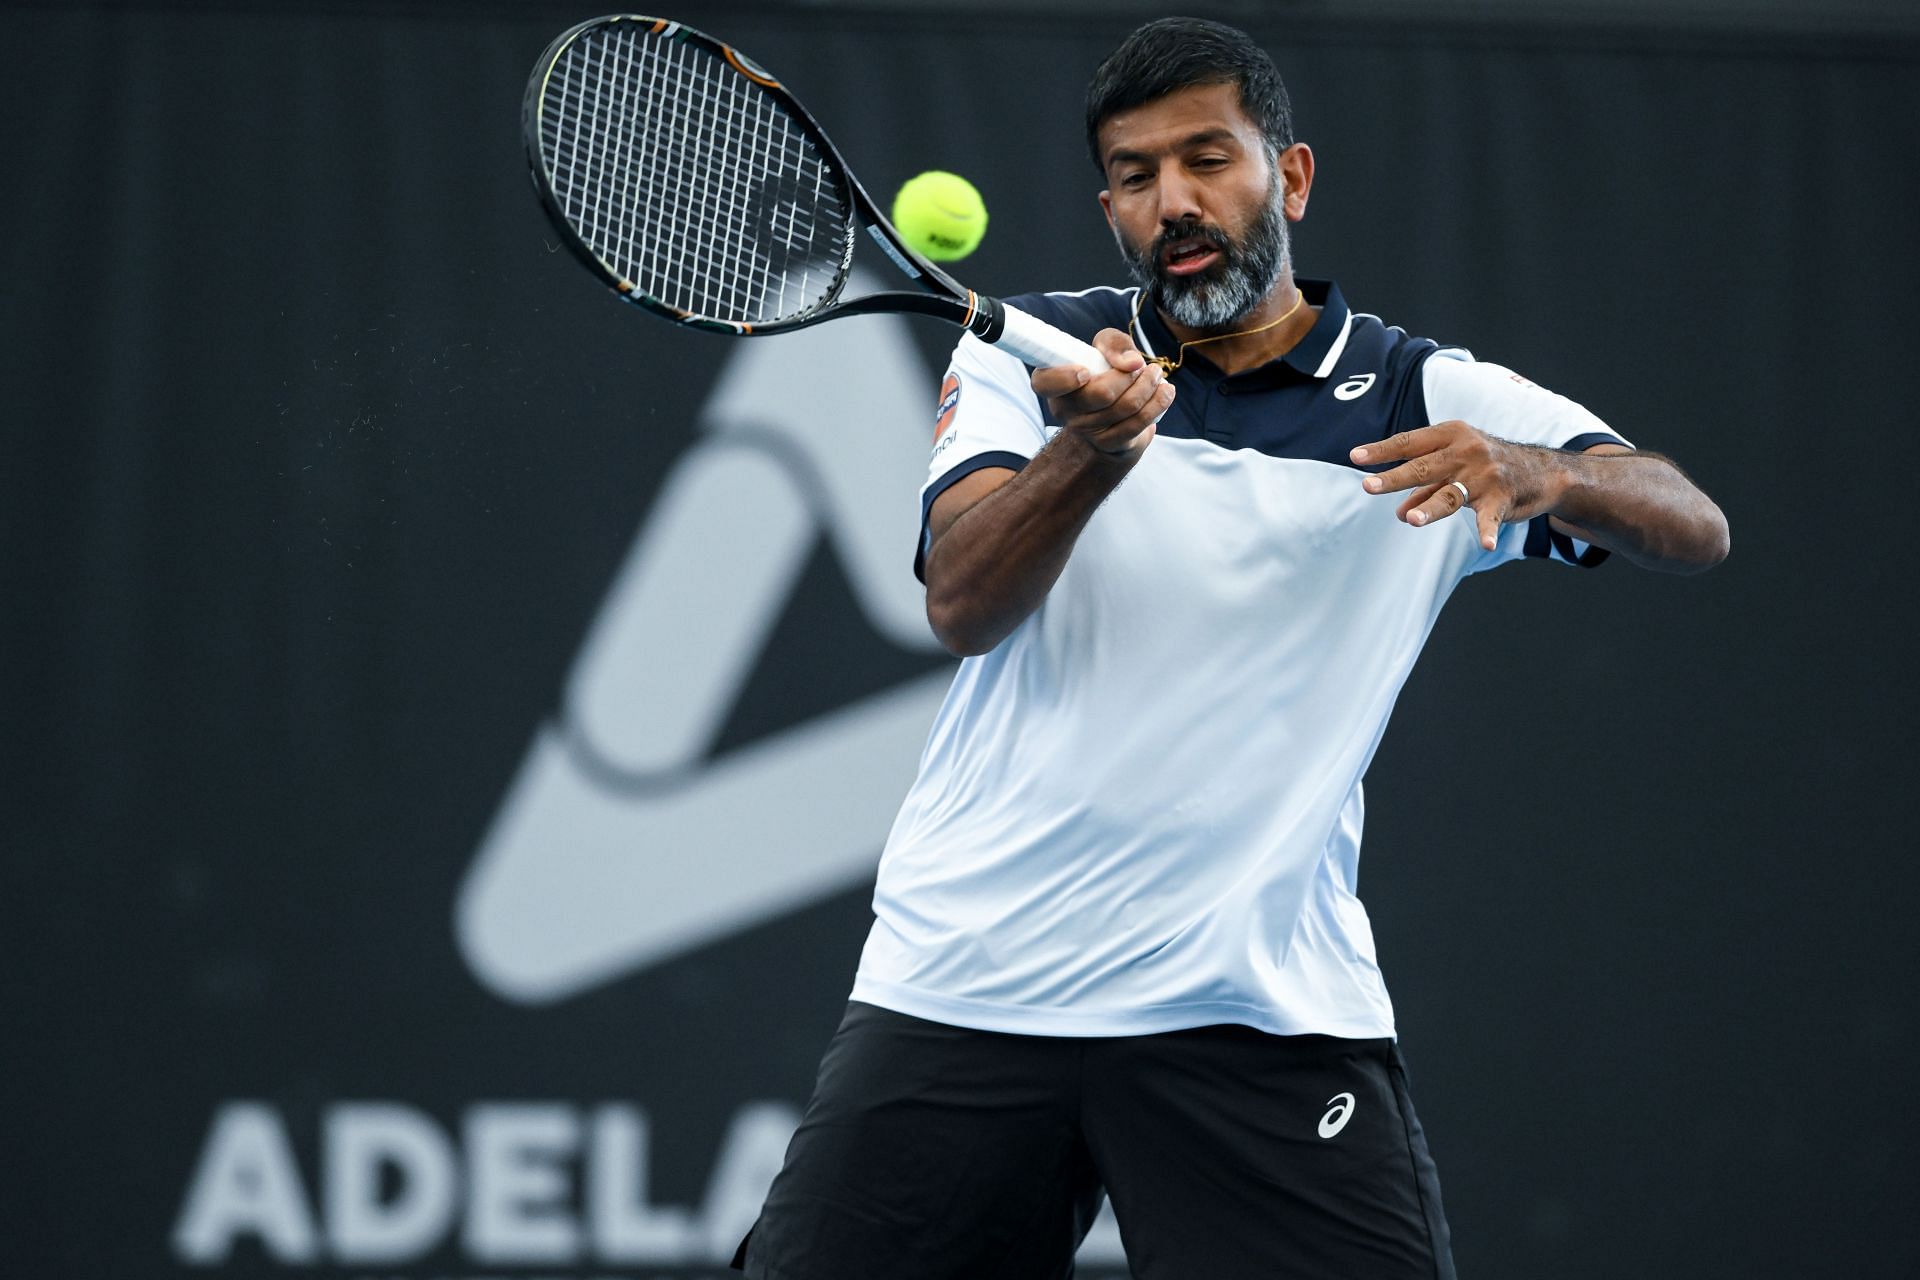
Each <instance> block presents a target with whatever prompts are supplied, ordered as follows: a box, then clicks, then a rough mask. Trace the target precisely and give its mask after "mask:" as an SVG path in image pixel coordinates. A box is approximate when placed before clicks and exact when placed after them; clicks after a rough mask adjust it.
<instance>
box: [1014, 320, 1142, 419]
mask: <svg viewBox="0 0 1920 1280" xmlns="http://www.w3.org/2000/svg"><path fill="white" fill-rule="evenodd" d="M1093 346H1094V349H1095V350H1097V351H1099V353H1100V354H1101V355H1103V356H1105V357H1106V358H1107V363H1108V364H1109V365H1110V366H1112V367H1111V368H1110V369H1109V370H1108V372H1107V373H1106V374H1099V375H1095V374H1093V373H1090V372H1088V371H1087V370H1086V369H1084V368H1082V367H1081V366H1079V365H1077V364H1062V365H1054V366H1052V367H1051V368H1046V369H1035V370H1034V371H1033V379H1032V385H1033V390H1034V394H1035V395H1038V396H1041V397H1043V398H1045V399H1047V400H1058V399H1060V398H1062V397H1064V396H1069V395H1073V394H1074V393H1075V392H1077V391H1079V390H1080V388H1082V387H1084V386H1087V385H1088V384H1089V383H1091V382H1094V381H1096V379H1097V378H1106V377H1108V376H1109V374H1114V373H1118V374H1123V375H1132V374H1134V373H1136V372H1138V371H1139V369H1140V368H1141V367H1142V366H1143V365H1145V364H1146V362H1147V358H1146V357H1145V356H1143V355H1141V354H1140V351H1139V349H1138V348H1136V347H1135V346H1134V345H1133V340H1132V339H1131V338H1129V337H1127V335H1126V334H1124V333H1122V332H1120V330H1118V329H1102V330H1101V331H1100V332H1099V333H1096V334H1094V335H1093ZM1126 385H1127V378H1125V377H1123V378H1120V379H1118V380H1115V381H1114V382H1113V383H1112V384H1111V388H1112V390H1113V392H1114V393H1115V394H1117V392H1118V390H1119V388H1121V387H1124V386H1126ZM1099 394H1100V391H1099V390H1098V389H1097V388H1096V390H1094V391H1093V392H1090V393H1089V395H1091V396H1096V397H1097V396H1098V395H1099ZM1112 399H1113V396H1112V395H1109V396H1108V399H1107V401H1106V403H1109V404H1110V403H1112Z"/></svg>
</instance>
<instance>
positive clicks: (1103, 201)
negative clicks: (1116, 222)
mask: <svg viewBox="0 0 1920 1280" xmlns="http://www.w3.org/2000/svg"><path fill="white" fill-rule="evenodd" d="M1100 212H1102V213H1104V214H1106V215H1107V226H1108V228H1109V229H1111V228H1112V226H1113V192H1111V191H1102V192H1101V193H1100Z"/></svg>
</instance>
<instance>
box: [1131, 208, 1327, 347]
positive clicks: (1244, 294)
mask: <svg viewBox="0 0 1920 1280" xmlns="http://www.w3.org/2000/svg"><path fill="white" fill-rule="evenodd" d="M1284 201H1285V188H1284V187H1283V185H1282V184H1281V183H1280V182H1279V181H1278V180H1277V179H1276V181H1275V182H1274V183H1273V186H1272V195H1271V196H1270V198H1269V199H1268V200H1267V204H1266V207H1265V208H1264V209H1262V210H1261V211H1260V216H1259V218H1257V219H1256V220H1255V221H1254V224H1253V226H1251V227H1249V228H1248V229H1247V234H1246V239H1245V241H1244V242H1243V243H1242V242H1236V241H1234V240H1233V239H1231V238H1230V237H1229V236H1228V235H1227V234H1226V233H1225V232H1224V231H1222V230H1220V229H1219V228H1218V227H1212V226H1207V225H1204V224H1198V223H1182V224H1180V225H1179V226H1177V227H1174V228H1171V229H1162V231H1161V232H1160V235H1159V237H1158V238H1157V239H1155V240H1154V242H1153V243H1152V244H1151V245H1149V246H1147V248H1146V249H1145V250H1135V249H1134V248H1133V247H1132V246H1131V245H1129V244H1128V243H1127V242H1126V240H1125V239H1123V238H1122V237H1121V235H1120V228H1119V227H1118V226H1115V227H1114V229H1113V239H1114V242H1115V243H1116V244H1118V245H1119V246H1120V256H1121V257H1122V258H1123V259H1125V260H1126V264H1127V272H1128V274H1129V275H1131V276H1132V277H1133V278H1134V281H1135V282H1136V283H1138V284H1140V285H1141V286H1143V287H1145V288H1147V289H1150V290H1151V291H1152V293H1153V301H1154V304H1155V305H1156V306H1158V307H1159V308H1160V309H1161V310H1162V311H1164V312H1166V313H1167V315H1168V316H1169V317H1171V318H1172V319H1173V321H1174V322H1175V323H1177V324H1180V325H1184V326H1185V327H1186V328H1189V329H1198V330H1201V331H1202V332H1207V331H1212V330H1225V329H1228V328H1230V327H1231V326H1232V325H1234V324H1235V323H1236V322H1238V321H1239V320H1240V319H1241V318H1242V317H1244V316H1245V315H1246V314H1247V313H1248V312H1249V311H1252V310H1253V309H1254V308H1255V307H1257V306H1259V305H1260V303H1261V302H1262V301H1263V300H1264V299H1265V298H1266V296H1267V295H1268V294H1269V293H1271V292H1273V286H1274V285H1275V284H1276V283H1278V282H1279V280H1280V277H1281V276H1282V275H1283V274H1285V273H1286V271H1287V270H1288V269H1289V268H1290V267H1291V266H1292V265H1293V252H1292V245H1291V244H1290V243H1289V240H1288V236H1287V219H1286V215H1285V213H1284V212H1283V211H1282V206H1283V204H1284ZM1195 235H1198V236H1200V237H1202V238H1204V239H1206V240H1208V241H1211V242H1212V244H1213V247H1214V248H1216V249H1218V250H1219V251H1220V261H1219V262H1217V263H1215V264H1214V265H1213V266H1212V267H1209V268H1208V269H1207V270H1205V271H1203V272H1201V273H1200V274H1199V275H1197V276H1176V275H1173V274H1172V273H1170V272H1168V271H1167V270H1166V268H1165V267H1164V266H1163V265H1162V259H1161V250H1162V249H1164V248H1165V247H1166V245H1167V244H1169V243H1171V242H1172V241H1174V240H1180V239H1184V238H1187V237H1191V236H1195Z"/></svg>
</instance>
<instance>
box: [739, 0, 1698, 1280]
mask: <svg viewBox="0 0 1920 1280" xmlns="http://www.w3.org/2000/svg"><path fill="white" fill-rule="evenodd" d="M1086 123H1087V140H1088V144H1089V146H1090V148H1091V150H1092V154H1093V160H1094V164H1095V165H1096V167H1097V168H1098V169H1099V171H1100V174H1101V177H1102V180H1103V182H1104V184H1105V188H1106V189H1105V190H1103V191H1102V192H1101V193H1100V205H1101V207H1102V208H1103V209H1104V210H1105V212H1106V217H1107V221H1108V224H1109V225H1110V226H1111V228H1112V231H1113V235H1114V238H1115V239H1116V240H1117V241H1118V243H1119V246H1120V251H1121V254H1122V255H1123V257H1124V258H1125V260H1126V263H1127V265H1128V267H1129V269H1130V270H1131V272H1132V274H1133V276H1134V279H1135V281H1136V284H1135V286H1134V287H1132V288H1128V289H1115V288H1095V289H1089V290H1086V291H1084V292H1081V293H1073V294H1057V293H1050V294H1037V295H1027V296H1025V297H1020V298H1015V299H1012V301H1013V302H1014V304H1015V305H1017V306H1019V307H1020V308H1022V309H1023V310H1026V311H1029V312H1030V313H1031V314H1033V315H1036V316H1039V317H1040V318H1041V319H1044V320H1047V321H1049V322H1050V323H1052V324H1054V325H1057V326H1059V327H1060V328H1062V329H1065V330H1066V331H1068V332H1069V333H1073V334H1075V335H1076V336H1079V337H1082V338H1085V339H1088V340H1090V341H1092V342H1093V343H1094V345H1095V346H1097V347H1098V348H1099V349H1100V351H1101V353H1102V354H1103V355H1104V356H1105V357H1106V358H1107V360H1108V361H1109V362H1110V363H1111V365H1112V368H1111V369H1110V370H1109V371H1107V372H1104V373H1100V374H1097V375H1094V374H1089V373H1088V371H1087V370H1084V369H1077V368H1053V369H1041V370H1037V371H1035V372H1033V373H1032V374H1031V375H1029V374H1028V371H1027V370H1026V369H1025V368H1023V367H1022V366H1021V365H1020V364H1019V363H1018V361H1016V360H1015V359H1014V358H1013V357H1011V356H1008V355H1006V354H1004V353H1002V352H999V351H997V350H995V349H994V348H992V347H989V346H987V345H985V344H983V343H981V342H979V341H978V340H977V339H975V338H973V337H971V336H969V337H966V338H963V339H961V341H960V344H959V346H958V348H957V349H956V351H955V352H954V357H953V363H952V366H951V368H950V369H949V370H948V373H947V377H946V381H945V383H944V385H943V386H942V389H941V397H940V406H941V407H940V417H939V424H938V428H937V430H936V442H935V447H934V451H933V461H932V465H931V468H930V473H929V476H928V480H927V484H926V486H925V488H924V489H923V490H922V492H921V504H922V505H921V510H922V512H923V517H924V530H923V536H922V540H921V545H920V552H919V559H918V562H917V568H918V570H919V572H920V573H921V576H922V578H923V579H924V581H925V582H926V586H927V616H928V619H929V621H930V622H931V624H932V626H933V629H934V632H935V634H936V635H938V636H939V638H940V639H941V641H942V642H943V643H945V644H946V645H947V647H948V648H950V649H951V650H952V651H953V652H954V653H956V654H958V655H961V656H962V657H963V658H964V661H963V662H962V663H961V665H960V670H959V673H958V675H957V676H956V678H955V680H954V684H953V688H952V691H951V692H950V694H949V695H948V698H947V700H946V704H945V706H944V707H943V708H942V709H941V711H940V714H939V717H938V719H937V720H936V722H935V724H934V727H933V731H932V735H931V737H930V739H929V741H928V743H927V747H926V751H925V753H924V755H923V757H922V760H921V765H920V773H919V778H918V780H917V781H916V782H915V784H914V786H913V788H912V790H911V791H910V792H909V794H908V795H907V798H906V801H905V803H904V804H903V806H902V808H901V810H900V815H899V817H898V819H897V820H896V822H895V824H894V827H893V831H892V833H891V835H890V837H889V839H888V842H887V846H886V850H885V853H884V854H883V856H882V860H881V864H880V876H879V884H878V887H877V890H876V893H875V897H874V914H875V921H874V925H873V930H872V933H871V934H870V936H869V938H868V941H867V945H866V949H865V952H864V953H863V955H862V957H861V961H860V967H859V972H858V975H857V977H856V978H855V981H854V986H853V993H852V1000H851V1001H850V1003H849V1005H848V1010H847V1013H846V1017H845V1020H844V1021H843V1022H842V1024H841V1026H840V1029H839V1031H838V1033H837V1034H836V1035H835V1037H834V1039H833V1041H832V1043H831V1045H830V1047H829V1048H828V1050H827V1053H826V1056H825V1058H824V1060H823V1061H822V1063H821V1068H820V1076H819V1083H818V1086H817V1089H816V1092H815V1095H814V1097H813V1100H812V1102H811V1104H810V1105H809V1107H808V1110H807V1112H806V1115H805V1118H804V1120H803V1121H802V1123H801V1126H800V1129H799V1130H798V1132H797V1133H796V1134H795V1136H794V1139H793V1143H792V1146H791V1148H790V1149H789V1151H788V1155H787V1162H786V1166H785V1168H784V1169H783V1170H782V1172H781V1174H780V1176H779V1177H778V1179H777V1180H776V1181H775V1183H774V1185H773V1188H772V1191H771V1192H770V1193H769V1195H768V1199H767V1203H766V1206H765V1208H764V1210H763V1213H762V1216H761V1218H760V1221H759V1223H758V1224H757V1225H756V1227H755V1229H754V1231H753V1233H752V1234H751V1235H750V1236H749V1237H748V1240H747V1241H746V1243H745V1244H744V1246H743V1248H742V1254H741V1257H740V1258H739V1259H738V1260H737V1261H738V1262H739V1263H740V1264H741V1265H743V1266H744V1268H745V1270H746V1271H747V1273H748V1274H749V1275H751V1276H755V1277H767V1278H769V1280H846V1278H849V1277H853V1278H857V1280H867V1278H873V1280H879V1278H882V1277H884V1278H887V1280H894V1278H899V1280H938V1278H942V1277H952V1278H953V1280H987V1278H996V1280H1006V1278H1015V1280H1027V1278H1032V1280H1056V1278H1058V1277H1065V1276H1069V1275H1071V1274H1072V1269H1073V1255H1074V1251H1075V1249H1076V1247H1077V1246H1078V1244H1079V1242H1080V1240H1081V1238H1082V1237H1083V1236H1084V1235H1085V1233H1086V1230H1087V1228H1088V1226H1089V1225H1090V1224H1091V1222H1092V1220H1093V1216H1094V1213H1095V1211H1096V1210H1097V1209H1098V1207H1099V1204H1100V1200H1101V1197H1102V1195H1103V1194H1104V1195H1106V1196H1110V1197H1111V1199H1112V1202H1113V1206H1114V1211H1115V1215H1116V1217H1117V1219H1118V1221H1119V1224H1120V1231H1121V1237H1122V1239H1123V1241H1124V1243H1125V1246H1126V1251H1127V1257H1128V1262H1129V1265H1130V1266H1131V1268H1132V1271H1133V1274H1134V1275H1135V1276H1136V1277H1140V1278H1141V1280H1191V1278H1193V1277H1200V1276H1205V1277H1211V1278H1216V1280H1217V1278H1222V1277H1248V1278H1252V1277H1262V1278H1272V1277H1299V1278H1300V1280H1337V1278H1339V1277H1355V1278H1362V1277H1364V1278H1365V1280H1401V1278H1403V1277H1404V1278H1406V1280H1412V1278H1414V1277H1419V1278H1420V1280H1434V1278H1435V1277H1451V1276H1452V1275H1453V1262H1452V1258H1451V1255H1450V1252H1449V1248H1448V1232H1447V1224H1446V1219H1445V1215H1444V1214H1443V1212H1442V1210H1441V1204H1440V1193H1439V1183H1438V1179H1437V1177H1436V1174H1435V1171H1434V1164H1433V1161H1432V1159H1431V1158H1430V1156H1429V1153H1428V1148H1427V1143H1426V1139H1425V1137H1424V1135H1423V1133H1422V1130H1421V1126H1420V1123H1419V1121H1418V1120H1417V1119H1416V1118H1415V1117H1414V1111H1413V1105H1412V1102H1411V1100H1410V1098H1409V1096H1408V1090H1407V1082H1406V1075H1405V1071H1404V1069H1403V1067H1402V1064H1401V1060H1400V1056H1399V1052H1398V1048H1397V1044H1396V1040H1395V1032H1394V1021H1393V1008H1392V1005H1391V1003H1390V1002H1389V1001H1388V998H1387V992H1386V987H1385V985H1384V983H1383V981H1382V979H1381V976H1380V971H1379V968H1378V966H1377V965H1376V964H1375V960H1374V947H1373V939H1372V934H1371V930H1370V927H1369V924H1368V921H1367V915H1366V911H1365V909H1364V908H1363V907H1362V906H1361V904H1360V900H1359V898H1358V897H1357V896H1356V895H1355V885H1356V883H1357V866H1358V860H1359V854H1360V839H1361V827H1362V815H1363V804H1362V792H1361V777H1362V775H1363V774H1364V773H1365V772H1366V769H1367V764H1368V762H1369V760H1370V759H1371V758H1372V755H1373V751H1374V748H1375V746H1376V744H1377V743H1378V742H1379V740H1380V736H1381V733H1382V732H1383V730H1384V729H1385V727H1386V722H1387V717H1388V714H1389V712H1390V711H1391V709H1392V706H1393V701H1394V698H1395V696H1396V695H1397V694H1398V693H1399V690H1400V688H1401V686H1402V684H1403V683H1404V682H1405V680H1406V677H1407V674H1408V672H1409V670H1410V669H1411V668H1412V665H1413V661H1414V659H1415V657H1416V656H1417V655H1418V653H1419V651H1420V648H1421V646H1422V644H1423V643H1424V642H1425V640H1426V637H1427V635H1428V632H1429V631H1430V629H1431V628H1432V625H1433V622H1434V619H1435V618H1436V617H1437V615H1438V614H1439V611H1440V607H1441V605H1442V604H1443V603H1445V601H1446V599H1447V597H1448V596H1449V594H1450V593H1451V592H1452V590H1453V588H1454V587H1455V586H1456V585H1457V584H1458V583H1459V582H1460V581H1461V580H1462V579H1463V578H1465V577H1466V576H1467V575H1468V574H1472V573H1477V572H1480V571H1482V570H1487V569H1492V568H1494V567H1496V566H1498V565H1502V564H1506V563H1508V562H1509V561H1513V560H1518V559H1521V558H1524V557H1536V558H1542V559H1548V560H1558V561H1562V562H1565V563H1568V564H1574V565H1585V566H1592V565H1595V564H1598V563H1599V562H1600V561H1601V560H1603V559H1605V558H1606V557H1607V555H1608V553H1609V552H1612V553H1615V554H1618V555H1620V556H1621V557H1623V558H1624V559H1626V560H1629V561H1631V562H1633V563H1635V564H1638V565H1641V566H1644V567H1647V568H1652V569H1658V570H1665V571H1671V572H1692V571H1698V570H1701V569H1705V568H1708V567H1710V566H1712V565H1714V564H1716V563H1718V562H1719V561H1720V560H1721V559H1723V558H1724V557H1725V555H1726V554H1727V547H1728V534H1727V526H1726V521H1725V519H1724V517H1723V516H1722V515H1721V513H1720V511H1719V509H1718V508H1717V507H1716V506H1715V505H1714V504H1713V503H1712V502H1711V501H1710V500H1709V499H1708V498H1707V497H1706V496H1705V495H1704V494H1702V493H1701V492H1700V491H1699V490H1698V489H1696V488H1695V487H1694V486H1693V485H1692V484H1691V483H1690V482H1689V481H1688V480H1687V479H1686V477H1685V476H1683V475H1682V474H1681V473H1680V471H1679V470H1678V469H1677V468H1676V467H1675V466H1673V464H1672V463H1670V462H1669V461H1667V460H1666V459H1664V458H1660V457H1658V456H1657V455H1652V454H1647V453H1643V452H1640V451H1637V450H1635V449H1634V448H1633V447H1632V446H1631V445H1630V444H1629V443H1628V442H1627V441H1626V439H1625V438H1624V437H1623V436H1622V435H1621V434H1620V433H1618V432H1616V431H1614V430H1613V429H1612V428H1610V427H1608V426H1607V425H1606V424H1605V423H1603V422H1602V421H1601V420H1600V419H1599V418H1597V417H1595V416H1594V415H1593V414H1592V413H1590V412H1588V411H1587V410H1586V409H1584V408H1582V407H1580V406H1579V405H1577V404H1575V403H1573V402H1572V401H1571V400H1568V399H1565V398H1564V397H1561V396H1558V395H1555V394H1553V393H1551V392H1549V391H1546V390H1544V389H1542V388H1540V387H1537V386H1535V385H1533V384H1532V383H1530V382H1527V381H1526V380H1525V379H1523V378H1520V377H1519V376H1517V375H1515V374H1513V373H1511V372H1510V371H1509V370H1507V369H1504V368H1501V367H1500V366H1498V365H1494V364H1488V363H1484V362H1480V361H1476V360H1475V359H1474V358H1473V357H1472V356H1471V355H1469V354H1468V353H1467V352H1465V351H1463V350H1461V349H1459V348H1454V347H1446V346H1441V345H1439V344H1436V343H1434V342H1431V341H1428V340H1426V339H1422V338H1414V337H1410V336H1408V335H1407V334H1406V333H1404V332H1402V331H1401V330H1399V329H1394V328H1389V327H1388V326H1386V325H1385V324H1383V323H1381V322H1380V321H1379V320H1378V319H1376V318H1374V317H1372V316H1368V315H1363V314H1360V313H1356V312H1354V311H1352V310H1351V309H1350V308H1349V307H1348V305H1347V303H1346V300H1345V299H1344V298H1343V297H1342V296H1341V294H1340V291H1339V289H1337V288H1336V287H1335V286H1334V285H1333V284H1332V283H1330V282H1327V281H1312V280H1296V279H1295V278H1294V274H1293V263H1292V257H1291V252H1290V249H1289V244H1288V235H1287V228H1288V224H1289V223H1293V222H1298V221H1300V220H1301V219H1302V218H1303V217H1305V215H1306V211H1307V201H1308V197H1309V195H1310V194H1311V191H1312V187H1313V178H1314V161H1313V153H1312V151H1311V150H1310V149H1309V148H1308V147H1307V146H1306V145H1304V144H1302V143H1299V142H1297V141H1296V140H1295V139H1294V137H1293V129H1292V117H1291V110H1290V107H1289V104H1288V101H1287V95H1286V91H1285V89H1284V87H1283V86H1282V84H1281V81H1280V77H1279V75H1278V73H1277V72H1276V71H1275V69H1274V67H1273V64H1272V62H1271V61H1270V60H1269V59H1268V57H1267V56H1266V54H1265V53H1263V52H1262V51H1261V50H1260V49H1259V48H1258V46H1256V45H1255V44H1254V43H1253V42H1252V41H1251V40H1250V39H1249V38H1248V37H1247V36H1246V35H1244V34H1243V33H1241V32H1239V31H1236V30H1234V29H1232V28H1230V27H1223V26H1220V25H1218V24H1214V23H1209V22H1201V21H1196V20H1191V19H1169V20H1165V21H1161V22H1154V23H1150V24H1148V25H1146V26H1144V27H1141V28H1140V29H1139V30H1137V31H1135V32H1134V33H1133V34H1132V35H1131V36H1129V37H1128V38H1127V40H1126V41H1125V42H1124V43H1123V44H1122V45H1121V46H1120V48H1119V49H1117V50H1116V51H1115V52H1114V53H1113V54H1112V55H1111V56H1110V57H1109V58H1108V59H1107V61H1106V62H1105V63H1103V64H1102V66H1101V67H1100V69H1099V71H1098V72H1097V73H1096V75H1095V76H1094V79H1093V82H1092V84H1091V86H1090V88H1089V90H1088V99H1087V121H1086ZM1123 481H1124V483H1122V482H1123Z"/></svg>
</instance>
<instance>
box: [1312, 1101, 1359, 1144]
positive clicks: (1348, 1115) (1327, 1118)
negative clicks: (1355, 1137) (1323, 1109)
mask: <svg viewBox="0 0 1920 1280" xmlns="http://www.w3.org/2000/svg"><path fill="white" fill-rule="evenodd" d="M1351 1119H1353V1095H1352V1094H1350V1093H1336V1094H1334V1095H1333V1096H1332V1097H1331V1098H1328V1099H1327V1114H1325V1115H1323V1116H1321V1117H1320V1136H1321V1137H1323V1138H1331V1137H1332V1136H1333V1135H1334V1134H1336V1133H1339V1132H1340V1131H1341V1130H1342V1129H1344V1128H1346V1127H1347V1121H1349V1120H1351Z"/></svg>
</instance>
